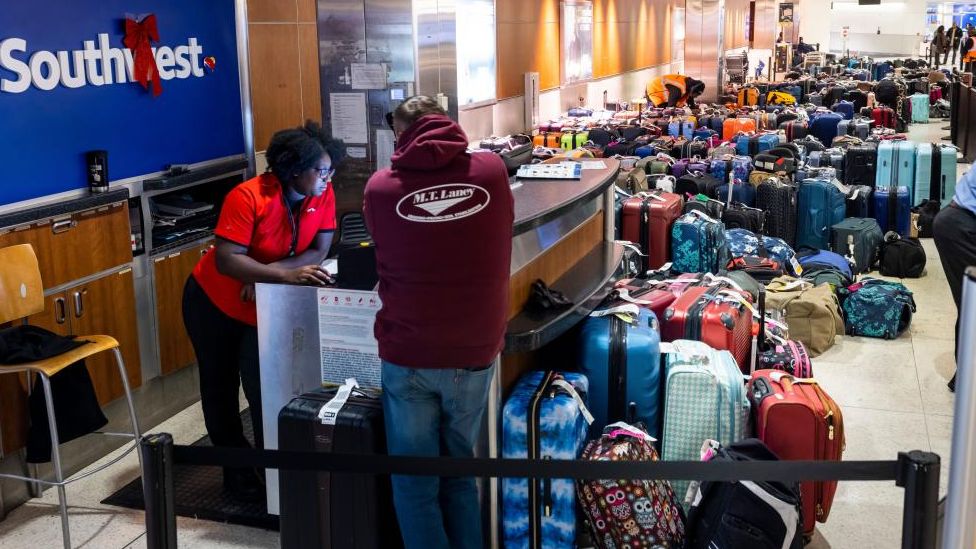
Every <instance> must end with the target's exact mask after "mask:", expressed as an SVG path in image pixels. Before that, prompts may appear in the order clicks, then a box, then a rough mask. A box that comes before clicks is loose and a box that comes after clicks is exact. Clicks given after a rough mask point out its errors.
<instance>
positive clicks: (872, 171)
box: [844, 143, 878, 188]
mask: <svg viewBox="0 0 976 549" xmlns="http://www.w3.org/2000/svg"><path fill="white" fill-rule="evenodd" d="M877 164H878V146H877V145H876V144H875V143H865V144H863V145H854V146H851V147H848V149H847V152H846V153H845V155H844V184H845V185H866V186H868V187H871V188H874V184H875V178H876V175H877V169H878V166H877Z"/></svg>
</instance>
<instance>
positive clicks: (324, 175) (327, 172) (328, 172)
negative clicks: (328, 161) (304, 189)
mask: <svg viewBox="0 0 976 549" xmlns="http://www.w3.org/2000/svg"><path fill="white" fill-rule="evenodd" d="M312 169H313V170H315V171H317V172H318V173H319V179H329V178H330V177H332V175H333V174H335V168H334V167H332V166H329V167H328V168H312Z"/></svg>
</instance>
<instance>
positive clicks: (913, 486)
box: [895, 450, 940, 549]
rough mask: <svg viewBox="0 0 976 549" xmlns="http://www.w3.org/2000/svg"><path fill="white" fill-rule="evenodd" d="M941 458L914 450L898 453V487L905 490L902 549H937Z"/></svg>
mask: <svg viewBox="0 0 976 549" xmlns="http://www.w3.org/2000/svg"><path fill="white" fill-rule="evenodd" d="M939 469H940V462H939V456H938V455H936V454H933V453H931V452H922V451H919V450H915V451H912V452H900V453H899V454H898V479H897V480H896V481H895V482H896V484H898V486H901V487H902V488H904V489H905V509H904V517H903V518H902V532H901V547H902V549H935V524H936V518H935V517H936V508H937V507H938V504H939Z"/></svg>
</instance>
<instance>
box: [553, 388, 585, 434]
mask: <svg viewBox="0 0 976 549" xmlns="http://www.w3.org/2000/svg"><path fill="white" fill-rule="evenodd" d="M552 385H554V386H556V387H559V388H560V389H562V390H563V391H566V394H568V395H569V396H571V397H572V398H573V400H574V401H576V406H577V407H578V408H579V411H580V414H582V415H583V419H585V420H586V424H587V425H593V421H594V418H593V414H591V413H590V410H589V408H587V407H586V403H585V402H583V399H582V397H580V396H579V393H577V392H576V388H575V387H573V385H572V384H570V383H569V382H568V381H566V380H565V379H554V380H553V381H552Z"/></svg>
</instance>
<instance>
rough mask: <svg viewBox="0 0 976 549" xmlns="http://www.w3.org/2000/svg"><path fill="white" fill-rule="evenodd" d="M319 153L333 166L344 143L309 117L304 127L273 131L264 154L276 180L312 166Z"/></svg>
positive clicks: (340, 158)
mask: <svg viewBox="0 0 976 549" xmlns="http://www.w3.org/2000/svg"><path fill="white" fill-rule="evenodd" d="M323 154H328V155H329V158H331V159H332V166H333V167H335V166H338V165H339V163H340V162H342V159H343V158H345V156H346V145H345V144H344V143H343V142H342V141H340V140H338V139H334V138H333V137H332V136H331V135H330V134H329V132H327V131H325V129H323V128H322V126H320V125H319V124H318V123H316V122H313V121H311V120H309V121H307V122H305V125H304V126H299V127H297V128H289V129H287V130H281V131H279V132H276V133H275V134H274V135H273V136H272V137H271V144H270V145H268V150H267V151H266V152H265V157H266V158H267V159H268V170H269V171H271V173H273V174H274V175H275V176H276V177H277V178H278V179H279V180H280V181H288V180H290V179H292V178H294V177H296V176H297V175H299V174H301V173H302V172H304V171H305V170H308V169H310V168H313V167H315V164H316V163H317V162H318V161H319V159H320V158H322V155H323Z"/></svg>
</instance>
